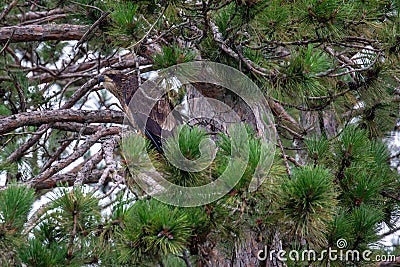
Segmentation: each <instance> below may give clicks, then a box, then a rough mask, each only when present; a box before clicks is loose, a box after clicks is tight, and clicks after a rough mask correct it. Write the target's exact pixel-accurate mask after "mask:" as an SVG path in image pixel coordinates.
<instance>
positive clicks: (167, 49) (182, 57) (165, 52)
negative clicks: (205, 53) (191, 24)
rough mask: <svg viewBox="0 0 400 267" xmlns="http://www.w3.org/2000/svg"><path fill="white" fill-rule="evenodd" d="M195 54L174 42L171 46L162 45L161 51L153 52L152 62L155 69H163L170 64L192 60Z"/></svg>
mask: <svg viewBox="0 0 400 267" xmlns="http://www.w3.org/2000/svg"><path fill="white" fill-rule="evenodd" d="M195 56H196V54H195V53H194V52H192V51H191V50H190V49H187V48H184V49H182V48H180V47H179V46H178V45H176V44H174V45H172V47H171V46H163V47H162V52H161V53H158V54H155V55H154V57H153V59H154V64H155V66H154V67H155V68H156V69H164V68H168V67H170V66H173V65H176V64H180V63H185V62H190V61H193V60H194V58H195Z"/></svg>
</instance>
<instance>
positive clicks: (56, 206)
mask: <svg viewBox="0 0 400 267" xmlns="http://www.w3.org/2000/svg"><path fill="white" fill-rule="evenodd" d="M51 200H52V203H51V208H52V209H53V210H54V212H53V213H52V214H51V217H52V218H53V219H54V220H55V221H56V222H57V224H58V225H59V226H62V230H63V231H66V232H65V234H67V235H69V234H70V233H71V231H72V229H73V228H74V226H75V227H76V231H77V233H79V234H85V233H86V232H87V231H88V230H90V229H92V228H93V227H96V224H97V223H98V222H99V220H100V207H99V200H98V199H97V198H96V197H95V196H94V195H93V193H84V191H83V189H82V188H80V187H75V188H73V189H72V190H68V189H67V188H61V189H60V191H59V192H58V193H55V194H54V196H52V199H51Z"/></svg>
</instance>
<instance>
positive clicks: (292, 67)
mask: <svg viewBox="0 0 400 267" xmlns="http://www.w3.org/2000/svg"><path fill="white" fill-rule="evenodd" d="M330 64H331V63H330V60H329V58H328V57H327V55H326V54H325V53H324V52H322V51H320V50H317V51H315V50H314V48H313V47H312V45H308V47H307V49H302V48H301V49H300V50H299V51H293V53H292V55H291V57H290V61H289V62H287V63H286V64H284V66H283V67H282V70H281V72H282V78H281V80H280V81H279V87H280V89H281V90H282V92H283V94H284V95H286V96H290V97H293V98H298V97H299V96H300V97H310V96H320V95H325V94H326V93H327V90H326V88H325V86H324V84H323V83H321V79H319V78H318V77H317V76H318V74H319V73H322V72H325V71H327V70H328V69H329V66H330ZM293 88H296V91H294V90H293Z"/></svg>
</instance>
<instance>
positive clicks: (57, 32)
mask: <svg viewBox="0 0 400 267" xmlns="http://www.w3.org/2000/svg"><path fill="white" fill-rule="evenodd" d="M88 29H89V27H88V26H84V25H71V24H46V25H27V26H9V27H3V28H0V43H5V42H7V40H8V39H9V38H10V36H11V35H12V33H13V32H14V36H13V38H12V39H11V43H18V42H31V41H49V40H59V41H61V40H79V39H81V38H82V36H83V35H84V34H85V32H86V31H87V30H88Z"/></svg>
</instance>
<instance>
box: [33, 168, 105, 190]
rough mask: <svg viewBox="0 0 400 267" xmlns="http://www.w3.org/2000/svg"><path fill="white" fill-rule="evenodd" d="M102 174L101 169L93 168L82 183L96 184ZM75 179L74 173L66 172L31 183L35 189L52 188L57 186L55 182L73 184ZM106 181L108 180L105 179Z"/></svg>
mask: <svg viewBox="0 0 400 267" xmlns="http://www.w3.org/2000/svg"><path fill="white" fill-rule="evenodd" d="M102 174H103V170H93V171H92V172H91V173H88V174H87V175H86V176H85V177H84V178H83V182H82V183H83V184H96V183H97V182H98V181H99V179H100V177H101V175H102ZM75 179H76V173H66V174H58V175H53V176H51V177H49V179H47V180H45V181H37V182H35V183H33V184H32V187H33V188H35V189H36V190H43V189H52V188H55V187H57V184H67V185H69V186H73V185H74V182H75ZM107 181H108V180H107Z"/></svg>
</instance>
